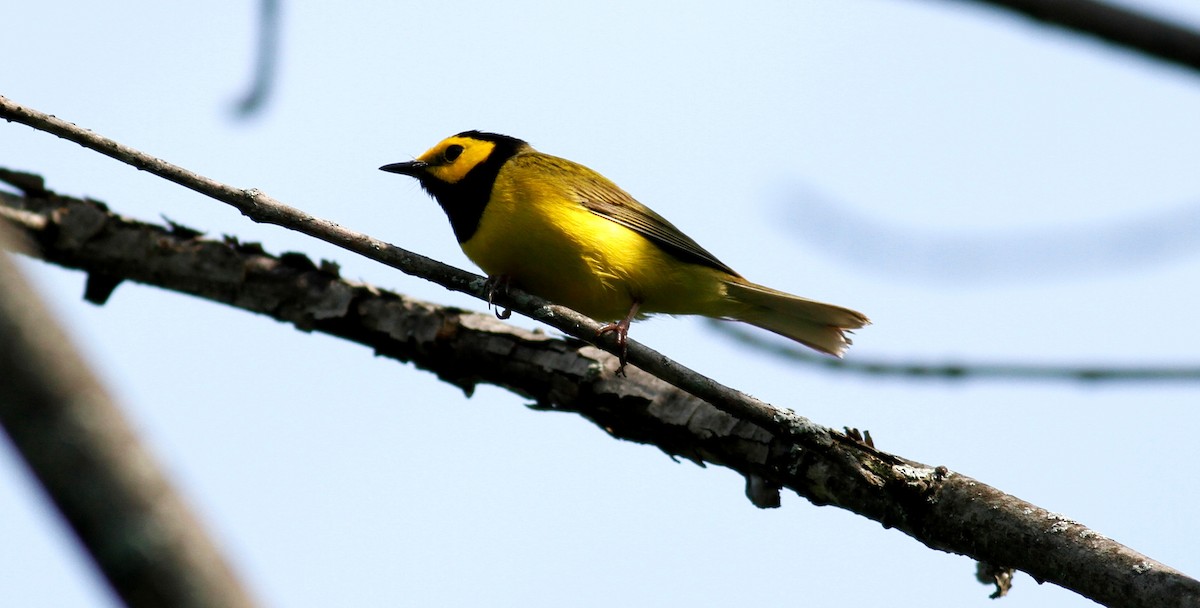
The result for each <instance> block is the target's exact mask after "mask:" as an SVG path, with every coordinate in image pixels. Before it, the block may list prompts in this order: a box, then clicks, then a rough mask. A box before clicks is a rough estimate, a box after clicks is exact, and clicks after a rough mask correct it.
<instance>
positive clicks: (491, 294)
mask: <svg viewBox="0 0 1200 608" xmlns="http://www.w3.org/2000/svg"><path fill="white" fill-rule="evenodd" d="M511 282H512V279H511V278H510V277H509V276H508V275H506V274H498V275H496V276H491V277H488V278H487V281H485V282H484V283H483V289H484V291H485V292H487V303H488V310H491V309H492V307H493V306H495V307H496V318H497V319H501V320H504V319H507V318H509V317H511V316H512V310H511V309H508V308H504V309H503V310H502V309H501V308H502V307H501V306H500V305H499V304H496V302H495V300H496V296H497V295H499V296H500V297H502V298H503V297H507V296H508V286H509V284H510V283H511Z"/></svg>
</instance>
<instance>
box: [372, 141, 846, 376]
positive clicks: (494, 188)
mask: <svg viewBox="0 0 1200 608" xmlns="http://www.w3.org/2000/svg"><path fill="white" fill-rule="evenodd" d="M380 169H381V170H383V171H388V172H391V173H400V174H403V175H409V176H412V177H415V178H416V179H417V181H419V182H420V183H421V186H422V187H423V188H424V189H425V191H426V192H428V193H429V194H430V195H431V196H433V198H434V199H436V200H437V202H438V204H439V205H441V207H442V210H444V211H445V212H446V215H447V216H448V217H449V218H450V225H451V227H452V228H453V229H454V236H456V237H458V243H459V245H460V246H461V247H462V250H463V252H464V253H466V254H467V257H469V258H471V261H473V262H475V263H476V264H478V265H479V267H480V268H482V269H483V271H484V272H486V273H487V274H488V277H489V279H490V280H491V281H492V282H493V285H507V284H509V283H511V284H512V285H515V286H517V287H519V288H521V289H523V290H525V291H527V292H529V293H531V294H534V295H537V296H541V297H542V298H545V299H547V300H550V301H552V302H555V303H557V304H562V305H564V306H567V307H569V308H572V309H574V310H577V311H579V312H581V313H583V314H585V315H588V316H590V317H592V318H595V319H600V320H610V319H620V321H617V322H615V323H610V324H609V325H606V326H605V327H604V329H603V330H601V332H602V333H604V332H615V333H616V337H617V342H618V344H619V345H620V346H621V348H622V349H623V348H624V346H625V340H626V336H627V335H628V333H629V324H630V323H631V322H632V321H633V320H634V319H640V318H644V317H645V316H646V315H647V314H648V313H666V314H672V315H703V316H706V317H714V318H718V319H735V320H738V321H744V322H746V323H749V324H751V325H755V326H758V327H761V328H763V329H766V330H768V331H772V332H775V333H777V334H780V335H782V336H786V337H788V338H791V339H793V340H795V341H797V342H799V343H801V344H804V345H805V346H809V347H811V348H813V349H816V350H818V351H821V352H823V353H829V354H831V355H835V356H839V357H840V356H841V355H842V353H843V352H845V350H846V347H847V346H849V345H850V340H849V339H848V338H847V337H846V333H845V332H846V330H850V329H857V328H859V327H863V326H864V325H867V324H868V323H870V321H869V320H868V319H867V317H866V316H864V315H863V314H862V313H859V312H855V311H853V310H850V309H848V308H842V307H841V306H834V305H833V304H825V303H822V302H816V301H813V300H808V299H805V298H801V297H797V296H793V295H791V294H787V293H784V292H782V291H776V290H774V289H771V288H769V287H763V286H762V285H758V284H755V283H751V282H750V281H747V280H746V279H744V278H742V276H741V275H739V274H738V273H736V272H734V270H733V269H732V268H730V267H729V266H726V265H725V264H724V263H722V262H721V261H720V260H718V259H717V258H716V257H715V256H714V255H713V254H711V253H709V252H708V251H706V250H705V249H704V248H703V247H701V246H700V245H698V244H697V243H696V241H693V240H692V239H691V238H689V237H688V236H687V235H686V234H684V233H683V232H681V231H680V230H679V229H678V228H676V227H675V226H674V225H672V224H671V223H670V222H668V221H667V220H666V219H664V218H663V217H662V216H661V215H659V214H657V213H655V212H654V211H652V210H650V208H649V207H646V206H645V205H643V204H641V203H639V202H637V200H635V199H634V198H633V197H632V196H630V195H629V194H627V193H626V192H625V191H624V190H622V189H621V188H619V187H617V185H616V184H614V183H613V182H611V181H609V180H608V179H607V178H605V177H604V176H603V175H600V174H599V173H597V172H595V171H593V170H591V169H589V168H587V167H585V166H583V165H580V164H578V163H574V162H571V161H569V160H566V159H562V158H558V157H555V156H550V155H549V154H542V153H541V152H538V151H537V150H534V149H533V147H532V146H530V145H529V144H528V143H526V142H524V141H522V140H520V139H516V138H514V137H508V136H506V135H499V134H496V133H484V132H480V131H465V132H463V133H459V134H458V135H455V136H453V137H449V138H447V139H445V140H443V141H442V142H441V143H439V144H437V145H436V146H434V147H433V148H430V149H429V151H427V152H425V153H424V154H422V155H421V156H420V157H418V158H417V159H416V160H414V161H410V162H403V163H395V164H390V165H384V166H383V167H380ZM623 359H624V357H622V363H623V362H624V361H623Z"/></svg>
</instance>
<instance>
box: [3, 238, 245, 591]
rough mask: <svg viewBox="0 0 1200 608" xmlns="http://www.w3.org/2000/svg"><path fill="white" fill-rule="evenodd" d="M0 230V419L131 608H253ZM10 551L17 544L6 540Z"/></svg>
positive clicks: (91, 553) (109, 581)
mask: <svg viewBox="0 0 1200 608" xmlns="http://www.w3.org/2000/svg"><path fill="white" fill-rule="evenodd" d="M6 228H7V227H6V226H3V225H0V345H3V346H2V347H0V378H3V381H2V382H0V425H2V426H3V428H4V430H5V432H6V433H7V434H8V437H9V438H10V439H11V440H12V443H13V445H14V446H15V447H16V449H17V452H18V453H20V455H21V457H22V458H24V460H25V463H26V464H27V465H28V466H29V468H30V470H32V472H33V474H34V476H36V477H37V479H38V481H40V482H41V485H42V488H43V489H44V490H45V491H46V493H47V494H48V495H49V496H50V498H51V500H53V502H54V504H55V505H56V506H57V507H58V510H59V512H60V513H61V514H62V516H63V518H64V519H66V521H67V523H69V524H70V525H71V528H72V529H73V530H74V531H75V534H76V536H77V537H78V538H79V540H80V542H82V543H83V546H84V547H85V548H86V549H87V552H88V553H89V554H90V555H91V557H92V560H93V561H94V562H95V564H96V565H97V567H99V569H100V570H101V572H103V573H104V576H105V578H106V579H107V580H108V583H109V585H110V586H111V587H112V589H113V590H114V591H115V592H116V593H117V595H119V596H120V597H121V599H122V600H123V601H124V602H125V604H126V605H128V606H137V607H161V606H181V607H195V608H201V607H205V608H217V607H223V606H229V607H234V608H237V607H248V606H252V605H254V602H252V601H251V599H250V597H249V595H247V593H246V591H245V590H244V589H243V588H242V586H241V584H240V583H239V582H238V581H237V579H236V577H235V576H234V574H233V571H232V570H231V569H230V568H229V566H228V565H227V564H226V563H225V561H224V559H223V558H222V557H221V555H220V554H219V552H218V551H217V549H216V547H215V546H214V545H213V543H212V541H210V540H209V539H208V538H207V537H206V536H205V535H204V531H203V529H202V527H201V526H200V524H199V522H198V521H197V520H196V518H195V517H194V516H193V515H192V514H191V513H190V512H189V510H188V508H187V507H186V506H185V505H184V503H183V500H182V499H181V498H180V497H179V496H178V495H177V494H176V493H175V491H174V490H173V489H172V488H171V485H170V483H168V481H167V479H166V477H165V476H164V474H163V473H162V471H161V470H160V468H159V467H158V466H157V465H156V464H155V463H154V460H153V458H152V457H151V456H150V454H149V452H148V451H147V450H146V448H145V447H144V446H142V445H141V443H140V442H139V441H138V439H137V437H136V436H135V435H134V433H133V430H132V429H131V428H130V427H129V424H128V423H127V422H126V421H125V419H124V417H123V416H122V414H121V411H120V410H119V409H118V408H117V406H116V405H115V404H113V403H112V401H111V399H110V398H109V396H108V394H107V392H106V391H105V390H104V388H103V387H102V386H101V385H100V383H99V382H98V381H97V380H96V379H95V378H94V377H93V376H92V374H91V372H90V370H89V369H88V367H87V364H86V363H84V361H83V359H82V358H81V357H80V356H79V354H78V353H77V352H76V351H75V349H74V348H73V347H72V346H71V344H70V341H69V340H68V339H67V337H66V336H65V335H64V334H63V332H62V330H61V329H59V328H58V326H57V325H56V324H55V322H54V320H53V319H52V318H51V317H50V315H49V314H47V313H46V309H45V306H44V305H43V304H42V303H41V302H40V301H38V299H37V297H36V296H35V295H34V293H33V291H32V290H31V289H30V288H29V285H28V284H27V283H26V282H25V280H24V278H23V277H22V276H20V274H19V273H18V272H17V268H16V266H15V265H14V264H13V263H12V260H10V259H9V256H8V254H7V252H5V251H4V250H5V249H6V244H5V241H6V238H5V233H6V232H7V230H6ZM11 549H12V550H16V549H17V548H16V547H12V548H11Z"/></svg>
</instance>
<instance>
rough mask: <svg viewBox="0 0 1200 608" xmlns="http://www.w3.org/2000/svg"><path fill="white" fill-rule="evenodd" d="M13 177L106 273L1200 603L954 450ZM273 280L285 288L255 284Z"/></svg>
mask: <svg viewBox="0 0 1200 608" xmlns="http://www.w3.org/2000/svg"><path fill="white" fill-rule="evenodd" d="M0 116H3V117H5V118H8V119H10V120H16V121H18V122H22V123H24V124H29V125H31V126H35V128H38V129H40V130H44V131H47V132H50V133H53V134H55V135H59V136H60V137H65V138H67V139H70V140H72V141H76V142H78V143H80V144H82V145H84V146H86V147H89V148H92V149H94V150H97V151H100V152H102V153H104V154H106V155H109V156H112V157H114V158H117V159H120V160H122V161H123V162H127V163H129V164H131V165H133V166H135V167H137V168H140V169H144V170H147V171H150V172H152V173H154V174H156V175H159V176H161V177H163V178H165V179H168V180H171V181H174V182H176V183H180V184H182V185H184V186H186V187H188V188H191V189H193V190H196V191H198V192H202V193H204V194H206V195H208V196H212V197H213V198H216V199H217V200H220V201H223V202H226V203H228V204H231V205H233V206H234V207H236V208H238V209H239V210H240V211H242V213H244V214H246V215H247V216H249V217H250V218H251V219H254V220H255V221H260V222H268V223H274V224H278V225H282V226H285V227H289V228H292V229H294V230H297V231H299V232H302V233H304V234H308V235H310V236H314V237H316V238H319V239H321V240H324V241H327V242H330V243H333V244H336V245H339V246H342V247H344V248H346V249H349V250H351V251H354V252H356V253H360V254H362V255H365V256H367V257H369V258H371V259H374V260H376V261H381V262H383V263H386V264H388V265H389V266H392V267H395V268H398V269H400V270H403V271H405V272H408V273H410V274H414V275H417V276H421V277H423V278H426V279H428V280H431V281H434V282H436V283H438V284H440V285H443V286H446V287H448V288H451V289H454V290H456V291H462V292H464V293H471V294H473V295H475V296H477V297H479V296H482V295H483V293H482V291H483V283H484V281H483V279H482V277H476V276H474V275H471V274H469V273H464V272H463V271H461V270H458V269H454V268H452V267H449V266H446V265H444V264H441V263H439V262H436V261H433V260H429V259H428V258H424V257H421V256H417V255H415V254H412V253H409V252H406V251H404V250H401V249H398V248H395V247H392V246H390V245H388V244H386V243H383V242H382V241H378V240H376V239H373V238H370V237H368V236H366V235H361V234H358V233H355V232H352V231H349V230H346V229H344V228H342V227H340V226H338V225H336V224H334V223H332V222H328V221H326V220H321V219H319V218H315V217H312V216H310V215H307V214H305V213H303V212H300V211H299V210H296V209H293V208H291V207H287V206H285V205H282V204H281V203H279V202H277V201H274V200H273V199H270V198H269V197H266V196H265V195H262V194H261V193H259V192H258V191H256V190H246V191H243V190H239V189H235V188H232V187H229V186H226V185H224V184H220V183H218V182H215V181H212V180H209V179H207V178H204V177H201V176H198V175H195V174H193V173H191V172H188V171H186V170H184V169H182V168H180V167H176V166H174V165H170V164H168V163H165V162H163V161H161V160H158V159H155V158H153V157H150V156H147V155H145V154H142V153H140V152H138V151H136V150H133V149H131V148H128V147H126V146H123V145H121V144H118V143H117V142H114V141H112V140H109V139H107V138H103V137H100V136H97V135H95V134H93V133H90V132H88V131H85V130H83V129H80V128H78V127H76V126H74V125H72V124H70V123H66V122H64V121H61V120H59V119H56V118H54V117H50V116H47V115H45V114H43V113H40V112H36V111H34V110H30V109H28V108H24V107H21V106H19V105H17V104H14V103H12V102H11V101H10V100H8V99H6V98H3V97H0ZM18 181H20V182H21V183H27V184H28V183H33V184H34V185H35V186H36V187H32V188H31V189H30V190H26V191H25V192H26V194H25V196H13V195H2V196H0V200H4V201H5V202H6V204H8V205H11V206H14V207H16V208H18V209H20V210H21V211H24V212H34V213H35V214H36V215H39V216H41V217H42V218H43V219H42V220H41V221H37V222H31V223H28V224H26V223H23V222H22V221H21V220H20V218H21V217H29V216H28V213H25V214H12V216H11V217H13V218H14V219H16V223H17V224H18V225H20V226H22V227H23V228H24V229H25V231H26V233H27V234H28V236H29V240H30V241H32V242H34V243H36V244H37V246H38V248H39V251H40V252H41V255H44V256H45V257H46V258H47V259H52V260H54V261H56V263H60V264H68V265H72V264H73V265H74V266H75V267H79V268H83V269H85V270H86V271H87V272H88V273H89V276H92V277H94V276H101V277H104V279H103V281H102V282H103V283H104V284H106V285H115V284H116V283H117V282H119V281H120V279H121V278H123V277H128V278H132V279H134V280H139V281H145V282H148V283H153V284H162V285H164V286H167V285H168V284H173V283H176V282H178V283H180V284H182V285H191V286H200V287H203V286H205V285H208V284H210V283H213V282H215V285H213V286H212V292H213V293H216V294H224V296H223V298H222V299H221V300H220V301H225V302H228V303H231V304H233V305H236V306H243V305H246V306H247V307H248V308H249V309H251V310H256V311H258V312H263V313H264V314H271V315H272V316H275V317H276V318H279V319H281V320H287V321H289V322H293V323H295V324H297V326H298V327H301V328H303V329H316V330H319V331H329V332H330V333H334V334H335V335H345V336H358V337H359V339H360V341H361V342H363V343H364V344H368V345H370V346H371V347H372V348H374V349H375V350H376V352H377V353H380V354H386V355H391V356H398V358H403V357H412V360H414V361H416V362H417V364H418V366H424V367H427V368H429V369H433V370H435V371H436V372H437V373H438V374H439V376H443V377H446V378H450V379H452V381H454V382H455V383H456V384H458V385H459V386H463V387H464V388H467V389H468V390H469V389H470V388H471V387H473V386H474V385H475V384H476V383H478V382H494V383H496V384H498V385H500V386H504V387H507V388H509V389H510V390H513V391H514V392H516V393H518V394H521V395H525V396H528V397H532V398H534V399H535V400H536V402H537V406H536V407H538V408H540V409H549V410H556V411H577V412H579V413H581V414H582V415H584V416H586V417H588V418H589V419H591V420H593V421H594V422H595V423H596V424H598V425H599V426H601V428H603V429H604V430H605V431H606V432H608V433H610V434H612V435H613V436H615V437H619V438H623V439H628V440H632V441H638V442H643V443H651V444H654V445H657V446H659V447H661V448H662V449H663V450H664V451H666V452H668V453H670V454H679V455H683V456H686V457H688V458H692V459H693V460H696V461H697V462H711V463H715V464H719V465H722V466H727V467H729V468H732V469H734V470H737V471H739V472H740V473H742V474H743V475H744V476H746V478H747V479H748V481H749V483H748V493H750V494H751V495H752V496H753V497H754V500H755V502H756V504H764V505H765V504H771V502H772V501H770V500H769V497H768V496H767V494H768V491H774V492H778V490H779V489H780V488H784V487H786V488H789V489H791V490H793V491H795V492H797V493H798V494H800V495H801V496H804V497H805V498H807V499H808V500H809V501H811V502H813V503H814V504H817V505H836V506H838V507H841V508H843V509H847V510H849V511H852V512H854V513H858V514H860V515H863V516H864V517H868V518H871V519H873V520H875V521H878V522H881V523H883V524H884V526H886V527H890V528H895V529H898V530H901V531H903V532H905V533H906V534H909V535H910V536H912V537H914V538H916V539H918V540H920V541H921V542H922V543H924V544H925V545H927V546H929V547H931V548H935V549H938V550H942V551H950V552H955V553H961V554H964V555H970V556H972V557H974V558H975V559H977V560H979V561H984V562H987V563H989V564H994V565H995V566H996V568H1000V569H1002V568H1017V569H1020V570H1022V571H1025V572H1028V573H1030V574H1031V575H1032V576H1034V577H1035V578H1036V579H1038V580H1043V581H1051V582H1054V583H1056V584H1059V585H1062V586H1063V587H1066V588H1068V589H1072V590H1075V591H1076V592H1079V593H1081V594H1083V595H1085V596H1087V597H1089V598H1092V599H1094V600H1096V601H1099V602H1103V603H1107V604H1110V605H1132V604H1135V603H1136V604H1141V605H1158V606H1188V605H1195V604H1196V603H1197V602H1200V582H1197V581H1195V580H1193V579H1191V578H1188V577H1187V576H1186V575H1184V574H1182V573H1180V572H1178V571H1176V570H1173V569H1171V568H1169V567H1167V566H1165V565H1163V564H1161V563H1158V562H1155V561H1153V560H1151V559H1149V558H1147V557H1145V556H1143V555H1141V554H1139V553H1137V552H1135V551H1133V550H1132V549H1129V548H1128V547H1125V546H1123V545H1121V544H1119V543H1116V542H1115V541H1112V540H1111V539H1108V538H1106V537H1104V536H1102V535H1100V534H1096V533H1094V532H1092V531H1090V530H1088V529H1087V528H1085V527H1084V526H1082V525H1080V524H1078V523H1077V522H1074V521H1071V520H1068V519H1066V518H1063V517H1062V516H1060V515H1056V514H1053V513H1050V512H1048V511H1046V510H1044V509H1040V508H1038V507H1036V506H1035V505H1032V504H1030V503H1027V502H1024V501H1021V500H1019V499H1017V498H1014V497H1012V496H1008V495H1006V494H1004V493H1003V492H1000V491H999V490H996V489H994V488H990V487H988V486H986V485H984V484H982V483H979V482H977V481H975V480H973V479H970V478H968V477H966V476H963V475H959V474H957V473H954V472H952V471H950V470H948V469H946V468H945V467H930V466H927V465H923V464H920V463H917V462H913V461H908V460H905V459H903V458H900V457H898V456H894V455H891V454H887V453H884V452H881V451H879V450H876V449H875V448H873V447H871V446H869V445H865V444H863V443H861V442H858V441H855V440H854V439H852V438H850V437H848V436H847V435H845V434H842V433H837V432H835V431H832V430H831V429H828V428H825V427H821V426H819V425H816V424H813V423H812V422H810V421H808V420H806V419H804V418H802V417H800V416H798V415H796V414H795V413H794V412H792V411H790V410H783V409H778V408H775V407H773V406H771V405H769V404H766V403H763V402H761V401H758V400H756V399H753V398H750V397H747V396H746V395H744V394H742V393H740V392H737V391H734V390H733V389H730V388H728V387H724V386H722V385H720V384H717V383H716V382H713V381H712V380H710V379H707V378H704V377H703V376H700V375H699V374H696V373H695V372H692V371H691V370H688V369H687V368H684V367H682V366H680V365H679V364H677V363H675V362H673V361H671V360H669V359H667V358H666V357H664V356H662V355H661V354H658V353H656V352H654V351H652V350H650V349H648V348H646V347H645V346H642V345H640V344H636V343H633V342H630V344H629V357H628V358H629V360H630V362H631V363H632V364H633V365H634V366H637V367H638V368H641V370H645V372H646V373H643V372H642V371H641V370H639V369H632V368H631V369H630V370H629V377H628V378H620V377H617V376H616V375H615V374H613V373H612V370H614V369H615V367H616V361H615V358H614V357H611V356H606V355H603V354H601V353H599V352H597V351H596V350H595V349H591V348H589V347H586V346H583V345H581V344H580V343H578V342H575V341H571V340H568V341H563V340H551V339H549V338H547V337H546V336H544V335H542V334H541V333H540V332H528V331H524V330H520V329H517V328H513V327H510V326H507V325H505V324H503V323H500V322H499V321H497V320H495V319H492V318H491V317H488V316H486V315H484V316H481V315H473V314H464V313H463V312H462V311H460V310H457V309H446V308H440V307H433V306H430V305H425V304H421V303H417V302H414V301H412V300H409V299H406V298H402V297H400V296H397V295H395V294H387V293H383V292H380V291H379V290H376V289H373V288H371V287H369V286H365V285H356V284H352V283H349V282H346V281H343V280H341V279H339V278H337V277H336V274H335V272H334V271H333V266H332V265H331V264H323V265H322V266H321V267H317V266H316V265H314V264H312V263H311V262H307V258H303V256H298V255H297V254H289V255H285V256H282V257H280V258H277V259H274V258H270V256H265V254H263V253H261V251H260V249H259V248H257V247H254V246H243V245H239V244H237V243H236V242H231V241H227V242H223V243H222V242H216V241H211V240H206V239H202V238H200V237H199V236H198V235H197V233H196V232H195V231H192V230H186V229H183V230H175V231H172V230H170V229H165V228H156V229H152V228H148V227H147V226H149V225H145V224H132V225H131V224H129V223H128V222H127V221H125V220H121V218H117V217H116V216H113V215H112V214H109V213H107V211H106V210H104V209H102V208H99V207H96V206H95V205H90V204H89V203H88V202H87V201H78V200H75V199H66V198H64V197H59V196H57V195H53V194H52V193H49V192H47V191H46V190H45V188H44V187H42V186H41V185H40V184H39V180H37V179H30V178H28V177H27V176H26V177H25V178H23V179H21V180H18ZM81 205H82V206H81ZM89 205H90V206H89ZM39 206H43V208H42V209H41V210H40V211H39V210H38V208H39ZM10 221H11V220H10ZM36 224H42V225H43V226H44V228H43V229H40V230H39V229H37V228H36ZM129 230H131V231H132V232H128V231H129ZM246 247H249V250H248V251H247V250H246V249H245V248H246ZM189 254H190V255H189ZM273 260H274V261H273ZM302 260H303V261H302ZM304 262H307V263H304ZM260 269H261V270H265V273H260V272H259V270H260ZM277 273H278V274H277ZM89 282H90V281H89ZM288 285H291V286H292V287H290V288H289V287H288ZM272 287H273V288H274V289H276V290H277V291H276V292H275V295H276V296H277V297H274V298H272V297H271V295H270V294H268V295H267V296H265V297H263V298H261V299H256V298H255V297H251V295H250V294H253V293H255V292H257V291H259V290H268V291H269V290H270V289H271V288H272ZM205 289H207V288H205ZM108 291H111V288H109V290H108ZM197 292H198V290H197ZM189 293H192V292H191V291H189ZM510 295H511V297H510V298H508V300H509V301H506V302H503V304H505V305H511V307H512V309H513V310H516V311H518V312H521V313H522V314H526V315H528V316H530V317H531V318H534V319H536V320H539V321H543V322H545V323H547V324H549V325H551V326H552V327H555V328H557V329H559V330H562V331H565V332H567V333H570V334H572V335H576V336H581V337H585V338H594V336H595V335H596V331H597V330H598V329H599V324H598V323H596V322H594V321H592V320H590V319H587V318H586V317H582V316H580V315H578V314H577V313H574V312H572V311H570V310H568V309H565V308H563V307H559V306H554V305H550V304H548V303H546V302H544V301H542V300H538V299H536V298H532V297H529V296H526V295H524V294H520V293H516V292H515V291H514V293H513V294H510ZM101 299H102V298H101ZM255 302H259V303H257V304H255ZM247 303H249V304H247ZM601 342H602V343H603V347H604V348H605V350H610V351H611V350H615V348H614V347H615V345H614V344H613V342H612V341H611V340H602V341H601ZM660 379H663V380H666V381H667V382H669V383H670V384H674V385H675V386H676V387H678V388H679V389H681V390H676V389H675V388H672V387H671V386H670V385H668V384H667V383H666V382H663V381H662V380H660ZM688 393H690V395H689V394H688ZM771 488H773V490H771Z"/></svg>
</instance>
